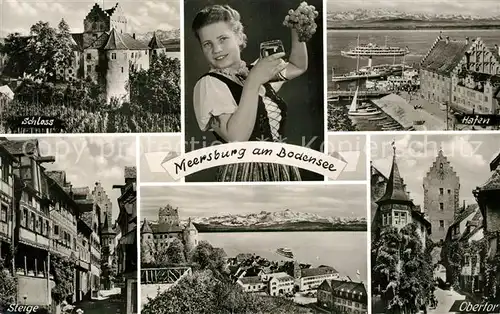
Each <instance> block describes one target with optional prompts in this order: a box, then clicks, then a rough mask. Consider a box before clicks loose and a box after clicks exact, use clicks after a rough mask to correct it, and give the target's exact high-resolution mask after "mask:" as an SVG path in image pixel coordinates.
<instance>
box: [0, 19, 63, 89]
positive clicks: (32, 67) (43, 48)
mask: <svg viewBox="0 0 500 314" xmlns="http://www.w3.org/2000/svg"><path fill="white" fill-rule="evenodd" d="M3 52H4V53H5V54H7V57H8V59H7V60H8V61H7V65H6V69H7V72H6V74H8V75H10V76H14V77H20V76H23V74H28V75H31V76H32V77H34V78H35V79H37V80H41V81H43V82H46V81H49V82H55V81H56V79H57V73H58V70H60V69H65V68H66V67H68V66H69V65H70V64H71V61H72V59H73V44H72V38H71V34H70V32H69V27H68V24H67V23H66V22H65V21H64V20H61V22H60V23H59V27H58V29H57V30H56V29H55V28H52V27H50V25H49V23H48V22H43V21H39V22H38V23H36V24H34V25H33V26H31V29H30V36H28V37H22V36H21V35H20V34H19V33H15V34H10V35H9V36H8V37H7V40H6V42H5V46H4V49H3Z"/></svg>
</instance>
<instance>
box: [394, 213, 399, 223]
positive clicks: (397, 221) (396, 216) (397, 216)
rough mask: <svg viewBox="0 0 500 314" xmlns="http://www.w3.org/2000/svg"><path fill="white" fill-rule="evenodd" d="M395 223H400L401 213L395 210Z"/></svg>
mask: <svg viewBox="0 0 500 314" xmlns="http://www.w3.org/2000/svg"><path fill="white" fill-rule="evenodd" d="M394 224H395V225H399V213H398V212H394Z"/></svg>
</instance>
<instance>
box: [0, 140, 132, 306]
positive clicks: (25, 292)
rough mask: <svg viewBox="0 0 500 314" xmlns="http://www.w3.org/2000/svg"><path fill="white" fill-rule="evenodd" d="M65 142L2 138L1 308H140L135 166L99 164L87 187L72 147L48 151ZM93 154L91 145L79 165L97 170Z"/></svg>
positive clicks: (0, 213) (76, 142) (89, 169)
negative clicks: (112, 170) (70, 150)
mask: <svg viewBox="0 0 500 314" xmlns="http://www.w3.org/2000/svg"><path fill="white" fill-rule="evenodd" d="M60 141H63V140H60ZM68 141H69V142H71V143H73V145H78V144H82V143H83V142H84V141H85V138H76V137H75V138H72V139H71V140H68ZM59 144H61V142H58V139H47V138H45V139H37V138H30V139H23V140H20V139H7V138H1V139H0V154H1V156H0V159H1V170H2V171H1V173H2V178H1V182H0V183H1V184H0V185H1V193H0V194H1V202H2V206H1V211H0V281H1V282H2V285H0V311H1V312H3V311H4V310H6V311H8V309H9V308H12V305H23V306H31V308H33V307H34V306H37V307H38V309H37V313H56V314H58V313H80V312H82V311H83V312H84V313H86V314H92V313H95V314H97V313H104V312H106V313H116V312H120V313H137V310H135V311H134V310H133V309H134V308H136V309H137V302H136V298H137V292H135V295H134V292H133V291H137V290H136V287H137V278H136V277H137V265H136V264H137V263H136V257H137V246H136V243H137V241H136V233H135V232H134V231H133V230H132V228H131V227H132V225H133V224H134V223H135V222H133V219H131V216H132V214H133V212H135V182H136V171H135V166H126V165H124V166H120V165H121V163H117V164H112V163H110V164H109V165H108V166H109V167H113V168H115V167H116V168H117V171H118V173H120V172H121V175H109V174H108V175H106V176H99V173H102V172H103V171H104V170H105V169H104V168H103V169H100V170H99V169H98V170H99V171H98V172H97V173H96V174H95V175H94V176H93V177H92V180H95V183H94V184H92V185H90V184H89V185H88V186H84V185H83V183H82V182H84V181H85V180H86V179H84V181H82V180H81V178H79V177H78V173H79V171H78V169H76V164H77V162H76V161H75V160H72V159H71V157H68V156H67V154H68V151H67V150H65V151H64V152H62V151H58V150H57V149H55V150H50V149H49V151H51V152H52V153H55V154H54V155H52V154H50V155H48V154H46V153H47V152H45V151H44V148H45V149H47V147H52V148H54V147H59ZM87 144H88V143H87ZM131 144H134V143H131ZM89 145H90V144H89ZM94 145H95V143H94ZM95 147H97V146H94V148H95ZM73 157H74V155H73ZM131 157H132V160H131V161H132V163H131V164H132V165H133V164H134V163H133V155H132V156H131ZM91 158H94V156H92V155H90V154H89V151H86V152H84V154H83V155H82V160H81V161H79V162H78V164H79V165H80V166H81V165H83V164H86V165H87V166H88V167H89V168H88V169H86V171H92V169H93V168H92V167H93V163H92V161H91ZM70 159H71V160H70ZM83 159H85V160H83ZM71 163H73V164H75V166H74V168H67V167H68V165H71ZM65 168H66V169H65ZM49 169H51V170H49ZM70 178H73V179H74V180H70ZM85 182H88V180H87V181H85ZM113 198H115V199H113ZM117 207H118V208H117Z"/></svg>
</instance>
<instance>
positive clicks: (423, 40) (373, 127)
mask: <svg viewBox="0 0 500 314" xmlns="http://www.w3.org/2000/svg"><path fill="white" fill-rule="evenodd" d="M468 32H469V31H467V32H466V31H463V33H461V32H459V31H455V32H451V35H453V37H452V36H447V35H448V34H443V33H442V32H440V31H434V30H433V31H426V32H421V33H417V34H415V33H410V32H405V31H329V34H328V37H329V40H328V44H329V45H328V67H329V69H330V71H329V75H330V76H329V77H330V80H329V83H328V95H327V97H328V110H329V121H331V119H333V120H336V119H339V118H338V117H337V115H338V114H339V113H342V114H343V115H345V116H344V117H341V118H340V119H341V120H345V119H348V120H350V123H351V124H352V125H353V126H352V128H354V129H355V130H358V131H394V130H464V129H488V128H497V126H487V127H484V126H467V125H462V124H460V121H458V120H457V119H456V118H455V115H456V114H461V113H471V112H472V113H476V114H490V115H491V114H498V113H499V112H498V111H499V107H498V101H497V99H496V98H495V96H494V95H495V94H496V91H497V90H498V89H499V86H498V84H496V83H494V82H496V81H497V76H498V75H496V74H487V75H476V74H474V73H473V72H472V71H473V69H471V70H469V71H471V72H470V73H471V74H469V77H463V76H462V77H459V76H457V75H456V74H453V73H458V72H459V71H458V70H457V69H458V67H459V66H463V65H460V64H464V63H463V62H465V61H463V62H462V63H461V60H465V59H466V57H465V54H463V52H464V51H466V49H469V50H471V49H479V48H475V47H482V48H481V49H483V50H484V49H487V51H488V52H490V53H491V55H487V57H486V58H485V60H484V62H486V63H485V64H487V65H489V64H491V62H490V61H491V60H493V61H495V60H497V59H499V58H500V51H499V50H498V46H497V47H493V46H492V45H493V44H494V43H495V42H494V41H492V38H493V34H492V33H491V32H488V31H482V34H481V35H484V34H486V35H487V36H485V37H487V38H488V42H486V40H483V39H482V37H481V38H480V37H477V38H474V37H472V36H469V34H468ZM478 32H479V33H481V31H478ZM410 34H411V36H414V37H415V36H416V38H412V37H411V36H410ZM457 34H459V35H457ZM388 35H390V36H388ZM471 35H472V34H471ZM332 36H335V39H334V40H332V38H331V37H332ZM384 37H385V45H380V46H379V45H378V44H377V43H378V42H381V41H382V40H381V39H382V38H384ZM436 37H437V38H436ZM388 42H390V44H389V43H388ZM490 46H491V47H490ZM395 51H399V52H398V53H396V52H395ZM471 51H473V50H471ZM346 52H349V53H346ZM461 54H463V56H462V55H461ZM490 59H491V60H490ZM479 61H481V60H478V62H479ZM496 63H498V61H496V62H494V64H496ZM479 64H481V63H479ZM495 66H496V65H495ZM498 66H500V64H499V65H498ZM438 69H441V70H440V71H441V73H438V72H439V71H438ZM488 69H489V68H488ZM488 69H486V70H488ZM436 71H437V72H436ZM462 73H464V72H462ZM462 75H464V74H462ZM478 80H479V81H478ZM472 81H473V82H474V84H473V85H471V86H468V85H470V84H472V83H469V82H472ZM443 83H444V84H449V87H444V86H443ZM488 84H491V86H492V89H493V92H494V93H495V94H493V96H491V95H490V94H488V93H487V92H486V91H488V90H489V89H488V88H487V87H486V88H483V87H481V88H479V89H478V88H477V86H488ZM453 86H456V87H453ZM457 86H458V87H457ZM472 93H473V94H474V95H473V96H474V97H472V96H470V95H471V94H472ZM356 94H357V100H356V101H357V104H355V106H357V109H371V110H372V111H373V112H376V111H377V114H373V113H372V114H370V115H366V114H352V112H351V113H349V111H352V110H351V108H352V107H353V99H354V97H355V95H356ZM469 97H472V98H470V99H469ZM477 99H484V101H477ZM485 102H487V103H485ZM378 112H380V113H378ZM348 124H349V123H348ZM329 125H331V126H333V127H329V130H330V131H345V130H351V128H349V129H347V128H343V124H336V123H334V121H333V122H332V123H330V122H329Z"/></svg>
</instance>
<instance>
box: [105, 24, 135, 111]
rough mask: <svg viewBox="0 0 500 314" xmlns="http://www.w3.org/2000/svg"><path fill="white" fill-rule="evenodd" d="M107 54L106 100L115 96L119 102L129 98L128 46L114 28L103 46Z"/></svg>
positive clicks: (108, 100)
mask: <svg viewBox="0 0 500 314" xmlns="http://www.w3.org/2000/svg"><path fill="white" fill-rule="evenodd" d="M103 50H104V53H105V55H106V57H105V60H106V63H107V66H106V101H107V102H108V103H109V102H110V101H111V99H113V98H115V99H117V100H118V102H119V103H122V102H125V101H128V100H129V92H128V88H127V82H128V79H129V60H128V54H129V53H128V47H127V45H126V44H125V42H124V41H123V38H122V36H121V35H120V33H118V32H117V30H116V29H114V28H113V29H112V30H111V33H110V34H109V37H108V41H107V42H106V45H105V46H104V48H103Z"/></svg>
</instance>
